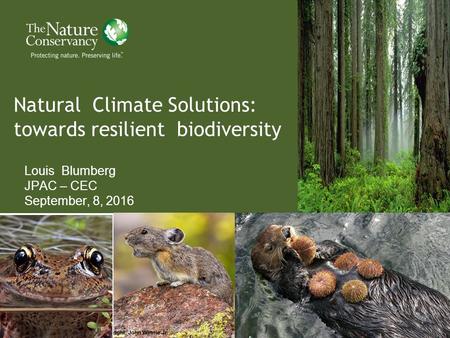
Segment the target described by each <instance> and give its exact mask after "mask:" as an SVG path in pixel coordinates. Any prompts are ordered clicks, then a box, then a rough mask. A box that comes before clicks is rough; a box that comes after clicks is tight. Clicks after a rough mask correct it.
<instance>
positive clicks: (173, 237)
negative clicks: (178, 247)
mask: <svg viewBox="0 0 450 338" xmlns="http://www.w3.org/2000/svg"><path fill="white" fill-rule="evenodd" d="M164 236H165V237H166V240H167V241H168V242H169V243H170V244H179V243H181V242H183V239H184V232H183V230H181V229H177V228H175V229H169V230H166V232H165V233H164Z"/></svg>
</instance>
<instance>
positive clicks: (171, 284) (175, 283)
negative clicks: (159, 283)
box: [170, 280, 186, 288]
mask: <svg viewBox="0 0 450 338" xmlns="http://www.w3.org/2000/svg"><path fill="white" fill-rule="evenodd" d="M184 283H186V282H184V281H181V280H177V281H176V282H172V283H170V286H171V287H173V288H176V287H177V286H181V285H183V284H184Z"/></svg>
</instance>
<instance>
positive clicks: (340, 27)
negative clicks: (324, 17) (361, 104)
mask: <svg viewBox="0 0 450 338" xmlns="http://www.w3.org/2000/svg"><path fill="white" fill-rule="evenodd" d="M344 25H345V0H338V18H337V35H338V114H337V153H338V154H339V156H340V168H339V171H340V175H343V172H344V165H345V124H346V123H345V45H344V38H345V36H344V27H345V26H344Z"/></svg>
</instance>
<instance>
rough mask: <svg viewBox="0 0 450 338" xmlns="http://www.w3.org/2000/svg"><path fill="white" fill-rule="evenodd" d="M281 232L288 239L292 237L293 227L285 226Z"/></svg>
mask: <svg viewBox="0 0 450 338" xmlns="http://www.w3.org/2000/svg"><path fill="white" fill-rule="evenodd" d="M281 232H282V233H283V236H284V237H285V238H286V239H288V238H290V237H291V228H290V227H284V228H283V229H282V230H281Z"/></svg>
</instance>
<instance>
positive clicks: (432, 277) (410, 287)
mask: <svg viewBox="0 0 450 338" xmlns="http://www.w3.org/2000/svg"><path fill="white" fill-rule="evenodd" d="M237 220H238V223H237V230H236V249H237V252H238V254H237V258H236V269H237V270H236V278H237V281H236V283H237V290H238V292H237V305H236V307H237V316H236V317H237V318H236V320H237V322H236V326H237V334H238V336H239V337H273V338H276V337H283V338H284V337H406V338H413V337H442V338H445V337H449V336H450V324H449V322H448V314H449V313H450V300H449V296H450V288H449V282H450V274H449V270H448V269H449V268H448V267H449V264H450V255H449V253H448V250H447V247H448V244H447V243H448V241H449V239H450V229H449V227H448V224H449V222H450V215H449V214H364V213H363V214H247V215H240V216H238V218H237ZM275 314H276V316H277V319H278V320H277V321H273V320H272V319H271V318H273V316H274V315H275Z"/></svg>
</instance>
